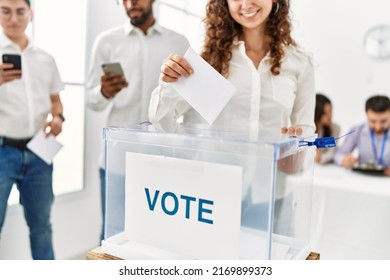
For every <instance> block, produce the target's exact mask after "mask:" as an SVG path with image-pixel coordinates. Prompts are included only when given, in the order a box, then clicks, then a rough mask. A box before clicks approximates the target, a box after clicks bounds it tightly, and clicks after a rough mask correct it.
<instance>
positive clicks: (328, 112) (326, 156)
mask: <svg viewBox="0 0 390 280" xmlns="http://www.w3.org/2000/svg"><path fill="white" fill-rule="evenodd" d="M314 121H315V124H316V133H317V134H318V137H330V136H332V137H335V138H336V137H338V136H339V135H340V126H339V125H337V124H335V123H333V121H332V102H331V101H330V99H329V98H328V97H326V96H325V95H323V94H321V93H317V94H316V109H315V114H314ZM335 153H336V149H335V148H330V149H317V151H316V156H315V158H314V160H315V161H316V162H317V163H321V164H326V163H330V162H332V161H333V157H334V154H335Z"/></svg>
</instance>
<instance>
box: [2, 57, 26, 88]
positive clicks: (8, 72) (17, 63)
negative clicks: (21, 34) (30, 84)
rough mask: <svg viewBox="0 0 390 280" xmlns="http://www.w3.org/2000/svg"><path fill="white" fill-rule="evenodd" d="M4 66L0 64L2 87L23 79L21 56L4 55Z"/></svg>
mask: <svg viewBox="0 0 390 280" xmlns="http://www.w3.org/2000/svg"><path fill="white" fill-rule="evenodd" d="M2 60H3V64H0V85H2V84H4V83H8V82H11V81H13V80H16V79H20V78H21V77H22V61H21V56H20V55H17V54H3V56H2Z"/></svg>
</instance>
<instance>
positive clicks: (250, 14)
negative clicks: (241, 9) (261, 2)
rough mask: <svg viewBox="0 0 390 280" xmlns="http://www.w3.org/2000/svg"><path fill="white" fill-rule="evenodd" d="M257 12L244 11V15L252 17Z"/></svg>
mask: <svg viewBox="0 0 390 280" xmlns="http://www.w3.org/2000/svg"><path fill="white" fill-rule="evenodd" d="M255 14H256V12H253V13H242V15H243V16H244V17H251V16H254V15H255Z"/></svg>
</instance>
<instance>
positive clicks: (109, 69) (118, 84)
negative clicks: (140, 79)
mask: <svg viewBox="0 0 390 280" xmlns="http://www.w3.org/2000/svg"><path fill="white" fill-rule="evenodd" d="M102 69H103V71H104V75H103V76H101V79H100V80H101V87H102V89H101V91H102V94H103V95H104V96H105V97H106V98H113V97H114V96H115V95H116V94H117V93H118V92H120V91H121V90H122V89H123V88H125V87H127V86H128V85H129V83H128V82H127V81H126V78H125V76H124V73H123V70H122V67H121V65H120V64H119V63H117V62H115V63H104V64H102Z"/></svg>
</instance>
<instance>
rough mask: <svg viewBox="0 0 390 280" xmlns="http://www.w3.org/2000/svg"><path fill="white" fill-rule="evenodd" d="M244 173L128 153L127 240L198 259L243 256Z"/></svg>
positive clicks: (238, 168)
mask: <svg viewBox="0 0 390 280" xmlns="http://www.w3.org/2000/svg"><path fill="white" fill-rule="evenodd" d="M242 173H243V170H242V167H241V166H232V165H224V164H216V163H208V162H201V161H193V160H185V159H178V158H170V157H164V156H155V155H146V154H137V153H126V210H125V236H126V239H128V240H131V241H135V242H139V243H143V244H146V245H151V246H155V247H157V248H160V249H164V250H168V251H171V252H175V253H179V254H182V255H184V256H189V257H192V258H195V259H238V255H239V236H240V218H241V189H242Z"/></svg>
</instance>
